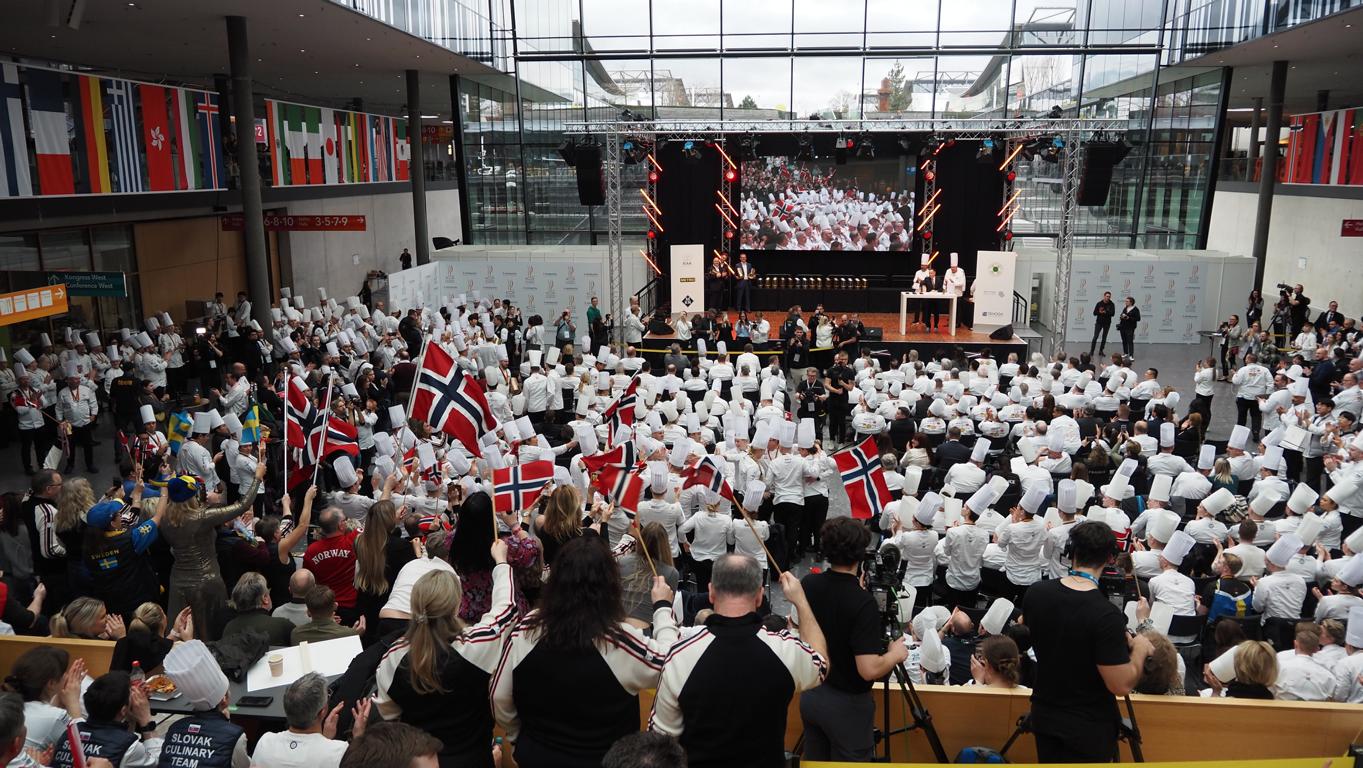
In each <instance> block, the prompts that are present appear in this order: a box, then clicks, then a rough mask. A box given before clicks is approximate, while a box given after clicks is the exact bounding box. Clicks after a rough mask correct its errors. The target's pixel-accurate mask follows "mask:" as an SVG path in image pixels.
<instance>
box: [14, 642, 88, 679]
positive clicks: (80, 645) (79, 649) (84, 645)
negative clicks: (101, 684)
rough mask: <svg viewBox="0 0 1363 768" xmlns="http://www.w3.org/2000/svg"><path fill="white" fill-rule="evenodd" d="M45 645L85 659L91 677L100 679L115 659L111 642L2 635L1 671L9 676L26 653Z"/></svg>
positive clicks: (73, 656)
mask: <svg viewBox="0 0 1363 768" xmlns="http://www.w3.org/2000/svg"><path fill="white" fill-rule="evenodd" d="M44 645H50V646H52V647H54V648H63V649H65V650H66V652H67V653H69V654H71V657H72V658H80V659H85V669H86V671H87V672H88V673H89V675H90V677H99V676H100V675H102V674H104V673H105V672H108V671H109V665H110V664H111V663H112V662H113V658H114V644H113V641H111V640H77V639H74V638H66V637H28V636H26V635H0V671H3V674H4V675H8V674H9V671H10V669H11V668H12V667H13V666H14V662H15V660H16V659H18V658H19V657H20V656H22V655H24V652H26V651H28V650H29V649H31V648H38V647H40V646H44Z"/></svg>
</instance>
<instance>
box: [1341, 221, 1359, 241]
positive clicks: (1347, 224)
mask: <svg viewBox="0 0 1363 768" xmlns="http://www.w3.org/2000/svg"><path fill="white" fill-rule="evenodd" d="M1339 236H1340V237H1363V219H1345V220H1344V223H1343V224H1342V225H1341V226H1340V228H1339Z"/></svg>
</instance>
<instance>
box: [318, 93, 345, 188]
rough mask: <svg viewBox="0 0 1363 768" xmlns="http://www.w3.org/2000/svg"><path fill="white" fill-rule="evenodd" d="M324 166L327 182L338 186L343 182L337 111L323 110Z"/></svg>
mask: <svg viewBox="0 0 1363 768" xmlns="http://www.w3.org/2000/svg"><path fill="white" fill-rule="evenodd" d="M321 128H322V165H323V167H324V168H325V181H326V183H328V184H338V183H340V181H341V173H340V171H341V145H340V141H339V139H340V135H339V133H338V131H337V127H336V111H335V110H332V109H323V110H322V120H321Z"/></svg>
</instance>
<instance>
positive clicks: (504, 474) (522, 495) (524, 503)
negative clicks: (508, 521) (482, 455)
mask: <svg viewBox="0 0 1363 768" xmlns="http://www.w3.org/2000/svg"><path fill="white" fill-rule="evenodd" d="M553 479H554V462H552V461H531V462H527V463H525V464H516V465H513V466H510V467H505V468H503V469H494V470H492V508H493V509H495V510H496V511H498V512H519V511H521V510H523V509H529V508H530V507H531V506H532V505H533V504H534V503H535V500H536V499H538V498H539V497H540V494H541V493H542V492H543V491H544V488H545V486H547V485H549V481H551V480H553Z"/></svg>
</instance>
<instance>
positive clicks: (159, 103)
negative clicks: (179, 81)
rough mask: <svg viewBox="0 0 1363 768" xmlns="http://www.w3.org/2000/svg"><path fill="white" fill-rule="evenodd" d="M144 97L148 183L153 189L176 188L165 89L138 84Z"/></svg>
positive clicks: (144, 134)
mask: <svg viewBox="0 0 1363 768" xmlns="http://www.w3.org/2000/svg"><path fill="white" fill-rule="evenodd" d="M137 90H138V95H139V96H141V98H142V149H143V151H144V152H145V153H146V156H147V182H148V184H147V186H148V188H149V189H150V190H151V191H153V192H172V191H174V190H175V159H174V157H173V155H172V153H171V146H170V145H171V142H170V128H169V125H168V124H167V122H166V89H165V88H162V87H161V86H159V85H146V84H139V85H138V86H137Z"/></svg>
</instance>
